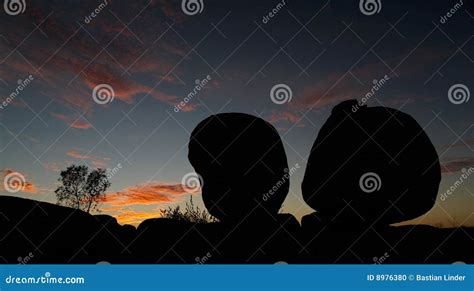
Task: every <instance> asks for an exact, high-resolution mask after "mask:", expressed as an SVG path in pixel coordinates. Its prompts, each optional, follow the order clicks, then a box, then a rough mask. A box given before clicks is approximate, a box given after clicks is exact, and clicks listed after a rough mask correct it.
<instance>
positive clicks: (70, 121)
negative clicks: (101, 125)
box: [50, 112, 92, 129]
mask: <svg viewBox="0 0 474 291" xmlns="http://www.w3.org/2000/svg"><path fill="white" fill-rule="evenodd" d="M50 114H51V116H53V117H54V118H56V119H59V120H61V121H64V122H65V123H66V124H67V125H69V126H70V127H72V128H77V129H89V128H91V127H92V124H90V123H89V122H87V121H85V120H80V119H78V118H77V117H72V116H71V117H69V116H66V115H64V114H60V113H55V112H51V113H50Z"/></svg>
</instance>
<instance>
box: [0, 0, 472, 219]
mask: <svg viewBox="0 0 474 291" xmlns="http://www.w3.org/2000/svg"><path fill="white" fill-rule="evenodd" d="M25 1H26V2H25V6H26V7H24V8H25V9H24V12H23V13H19V14H18V15H10V14H12V13H7V11H6V10H5V8H4V9H3V10H0V101H2V102H3V104H0V105H2V107H1V109H0V155H1V158H0V171H1V175H2V178H3V177H4V176H7V175H8V174H10V173H12V172H18V173H21V174H22V175H23V176H24V177H25V179H26V183H25V187H24V189H23V190H22V191H20V192H17V193H10V192H8V191H6V189H4V185H3V183H2V185H1V186H0V194H1V195H14V196H19V197H24V198H30V199H36V200H41V201H48V202H53V203H54V202H55V200H56V198H55V194H54V190H55V189H56V187H57V186H58V184H57V179H58V177H59V172H60V170H62V169H65V168H66V167H67V166H68V165H70V164H73V163H75V164H86V165H88V166H90V167H93V168H95V167H101V168H109V169H113V168H117V169H116V174H114V175H113V176H112V177H111V179H110V182H111V183H112V186H111V188H110V189H109V191H108V193H107V197H108V198H107V203H105V204H103V205H102V207H101V208H102V210H103V213H106V214H110V215H113V216H115V217H117V218H118V219H119V221H120V222H121V223H132V224H135V225H136V224H138V223H139V222H140V221H142V220H144V219H147V218H151V217H157V216H159V213H160V211H159V210H160V209H163V208H166V207H168V206H174V205H176V204H180V205H182V204H184V202H186V201H188V200H189V197H190V195H193V198H194V201H195V202H196V203H197V204H198V205H200V206H201V207H202V199H201V197H200V195H199V193H194V194H189V193H188V192H186V191H185V189H183V187H182V186H181V180H182V178H183V176H185V175H186V174H187V173H190V172H193V169H192V167H191V166H190V164H189V162H188V160H187V142H188V140H189V136H190V132H191V131H192V130H193V128H194V127H195V126H196V125H197V124H198V123H199V121H201V120H202V119H204V118H206V117H207V116H209V115H211V114H215V113H220V112H245V113H249V114H253V115H257V116H261V117H262V118H264V119H265V120H267V121H269V122H270V123H272V124H273V125H274V126H275V127H276V128H277V129H278V131H279V133H280V135H281V137H282V139H283V143H284V146H285V149H286V152H287V155H288V163H289V166H290V167H292V166H294V165H295V164H298V165H299V166H300V169H299V170H298V171H297V172H296V173H295V174H294V175H293V176H292V177H291V187H290V193H289V194H288V198H287V200H286V201H285V203H284V206H283V209H282V211H283V212H288V213H292V214H294V215H295V216H296V217H297V218H301V216H303V215H305V214H308V213H310V212H311V211H312V210H311V208H309V207H308V206H306V204H305V203H304V201H303V200H302V196H301V189H300V185H301V181H302V178H303V174H304V169H305V168H306V159H307V156H308V154H309V151H310V149H311V146H312V144H313V142H314V139H315V138H316V135H317V133H318V131H319V129H320V127H321V125H322V124H323V123H324V121H325V120H326V119H327V117H328V116H329V113H330V111H331V109H332V107H333V106H334V105H336V104H337V103H339V102H340V101H342V100H346V99H351V98H359V99H360V98H362V97H364V96H365V95H366V94H367V93H368V92H370V90H371V89H372V86H373V84H374V83H373V81H374V80H380V79H383V78H384V77H385V76H387V78H388V81H387V82H386V83H385V84H384V85H383V86H382V87H381V88H380V89H379V90H378V91H377V92H376V93H375V94H374V96H373V97H372V98H370V100H369V102H368V104H369V105H375V106H376V105H384V106H389V107H393V108H397V109H400V110H402V111H404V112H407V113H409V114H411V115H413V116H414V118H415V119H416V120H417V121H418V122H419V123H420V125H421V126H422V127H423V128H424V129H425V130H426V132H427V134H428V135H429V137H430V138H431V140H432V142H433V144H434V145H435V147H436V149H437V151H438V154H439V156H440V160H441V162H442V164H443V177H442V182H441V185H440V190H439V193H444V192H445V191H446V190H447V189H448V188H450V187H451V186H452V185H453V184H454V183H455V181H457V180H459V179H460V176H461V174H462V172H461V170H462V169H463V168H464V169H469V168H470V167H474V154H473V152H474V123H473V116H474V114H473V113H474V100H467V99H468V98H465V100H464V102H458V103H460V104H454V103H453V102H451V101H450V98H448V97H449V91H450V88H451V87H452V86H453V85H457V84H462V85H464V86H465V87H464V88H467V89H468V90H469V89H470V92H474V81H473V80H474V78H473V72H474V35H473V31H474V1H467V0H465V1H464V3H463V4H462V5H461V6H457V8H456V9H454V8H453V7H454V6H455V5H456V3H458V2H457V1H402V2H400V1H388V0H381V2H380V6H381V7H380V11H378V12H376V13H374V14H373V15H365V14H364V13H362V11H361V8H360V6H359V1H356V0H353V1H342V0H340V1H304V2H305V3H303V1H291V0H286V1H282V2H278V1H258V4H257V1H217V0H203V1H202V7H201V8H202V11H197V12H196V14H195V15H188V14H193V13H189V11H185V10H183V8H182V5H181V4H182V3H181V1H159V0H154V1H112V0H107V1H105V2H101V1H57V0H56V1H29V0H25ZM196 2H198V1H196ZM65 3H67V4H65ZM198 3H199V2H198ZM99 7H100V8H99ZM277 7H278V8H277ZM94 10H96V12H97V11H98V13H95V12H94ZM450 10H452V11H454V12H453V13H450V15H451V16H450V17H445V18H443V20H442V17H443V16H446V15H447V13H448V12H450ZM272 11H273V12H275V13H273V14H272V15H273V16H272V17H270V16H269V13H270V12H272ZM10 12H11V11H10ZM93 12H94V13H93ZM185 12H186V13H185ZM92 14H94V15H95V16H92ZM30 76H31V77H30ZM206 78H207V79H206ZM204 79H206V80H208V81H206V82H205V83H203V80H204ZM198 83H199V84H204V85H203V86H200V87H202V89H201V90H195V89H196V86H197V84H198ZM100 84H106V85H108V86H110V87H111V88H112V89H113V91H114V98H113V100H112V98H109V99H108V100H99V101H103V102H95V100H94V98H93V95H94V94H93V91H94V88H96V87H97V86H98V85H100ZM277 84H286V85H287V86H289V88H291V91H292V98H291V100H287V101H288V102H284V103H283V104H277V103H276V102H273V101H272V99H271V98H270V92H271V89H272V87H274V86H275V85H277ZM18 87H21V90H19V89H18ZM193 90H194V91H195V92H196V94H195V95H194V96H193V98H191V99H190V100H188V99H187V101H186V102H184V103H182V105H183V106H180V108H178V109H179V110H177V109H176V108H175V106H177V105H178V104H180V102H182V101H184V100H185V98H186V96H188V94H190V93H191V92H193ZM16 91H18V94H16V95H17V96H15V97H14V98H9V97H10V96H11V94H12V93H13V92H16ZM467 96H469V95H467ZM467 96H466V97H467ZM471 99H472V98H471ZM96 101H97V100H96ZM107 101H108V102H107ZM99 103H104V104H99ZM340 146H341V147H342V146H344V145H343V144H341V145H340ZM443 200H444V201H441V199H440V197H438V200H437V203H436V206H435V208H434V209H433V210H432V211H431V212H430V213H428V214H427V215H426V216H424V217H422V218H420V219H419V220H418V221H421V222H422V223H429V224H434V225H442V226H457V225H469V226H474V175H472V176H471V177H469V178H468V179H467V180H465V181H463V182H462V183H461V185H460V186H459V187H457V189H456V190H455V191H454V193H453V194H452V195H449V196H448V197H447V198H446V199H443Z"/></svg>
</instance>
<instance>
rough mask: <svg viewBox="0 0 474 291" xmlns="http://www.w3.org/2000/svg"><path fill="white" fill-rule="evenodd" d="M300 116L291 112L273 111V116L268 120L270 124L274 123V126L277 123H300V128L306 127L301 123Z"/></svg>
mask: <svg viewBox="0 0 474 291" xmlns="http://www.w3.org/2000/svg"><path fill="white" fill-rule="evenodd" d="M300 118H301V117H300V116H298V115H296V114H294V113H292V112H290V111H276V110H274V111H272V114H271V115H270V116H268V117H267V118H266V119H267V120H268V122H270V123H272V124H276V123H279V122H282V121H283V122H289V123H297V122H300V123H299V124H298V127H304V124H302V123H301V121H300Z"/></svg>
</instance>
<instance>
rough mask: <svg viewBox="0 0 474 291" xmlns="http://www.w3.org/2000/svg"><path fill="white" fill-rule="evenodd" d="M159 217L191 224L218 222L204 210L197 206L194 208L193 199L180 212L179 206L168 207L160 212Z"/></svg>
mask: <svg viewBox="0 0 474 291" xmlns="http://www.w3.org/2000/svg"><path fill="white" fill-rule="evenodd" d="M161 217H163V218H168V219H173V220H180V221H186V222H192V223H213V222H218V220H217V219H216V218H215V217H214V216H212V215H210V214H209V212H207V211H206V210H205V209H203V210H201V209H200V208H199V206H195V205H194V202H193V197H191V198H190V199H189V202H186V208H185V209H184V210H181V208H180V206H179V205H178V206H176V207H174V208H173V207H171V206H169V207H168V208H167V209H163V210H161Z"/></svg>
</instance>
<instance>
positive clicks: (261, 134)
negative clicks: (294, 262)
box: [188, 113, 299, 263]
mask: <svg viewBox="0 0 474 291" xmlns="http://www.w3.org/2000/svg"><path fill="white" fill-rule="evenodd" d="M188 157H189V161H190V162H191V164H192V166H193V167H194V169H195V171H196V172H197V173H198V174H199V175H200V176H201V177H202V181H203V185H202V197H203V201H204V204H205V206H206V208H207V209H208V211H209V212H210V213H211V214H212V215H214V216H215V217H217V218H218V219H219V220H220V223H218V224H216V225H214V226H213V228H214V230H213V231H212V234H211V236H212V237H213V238H212V239H209V240H210V241H211V242H212V244H213V245H214V246H215V248H216V253H218V254H216V257H215V260H217V261H220V262H227V263H232V262H239V263H244V262H252V261H253V262H272V261H273V262H276V261H278V260H282V258H281V257H280V258H278V259H277V258H276V257H275V256H282V257H283V258H287V257H289V254H291V253H292V252H293V251H294V252H295V253H296V247H295V246H296V245H297V243H296V237H297V236H298V233H299V224H298V222H297V221H296V219H295V218H294V217H293V216H292V215H284V216H283V215H279V214H277V213H278V211H279V209H280V208H281V205H282V203H283V201H284V200H285V198H286V195H287V194H288V189H289V184H290V181H289V175H288V162H287V159H286V154H285V150H284V147H283V143H282V141H281V139H280V136H279V134H278V132H277V131H276V130H275V128H274V127H273V126H272V125H271V124H269V123H268V122H266V121H264V120H263V119H261V118H258V117H255V116H251V115H248V114H243V113H224V114H217V115H212V116H210V117H208V118H206V119H204V120H203V121H201V122H200V123H199V124H198V125H197V127H196V128H195V129H194V130H193V132H192V134H191V139H190V142H189V154H188ZM264 249H266V250H267V251H268V252H265V250H264ZM262 254H266V255H263V256H262ZM285 254H286V255H285Z"/></svg>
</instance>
